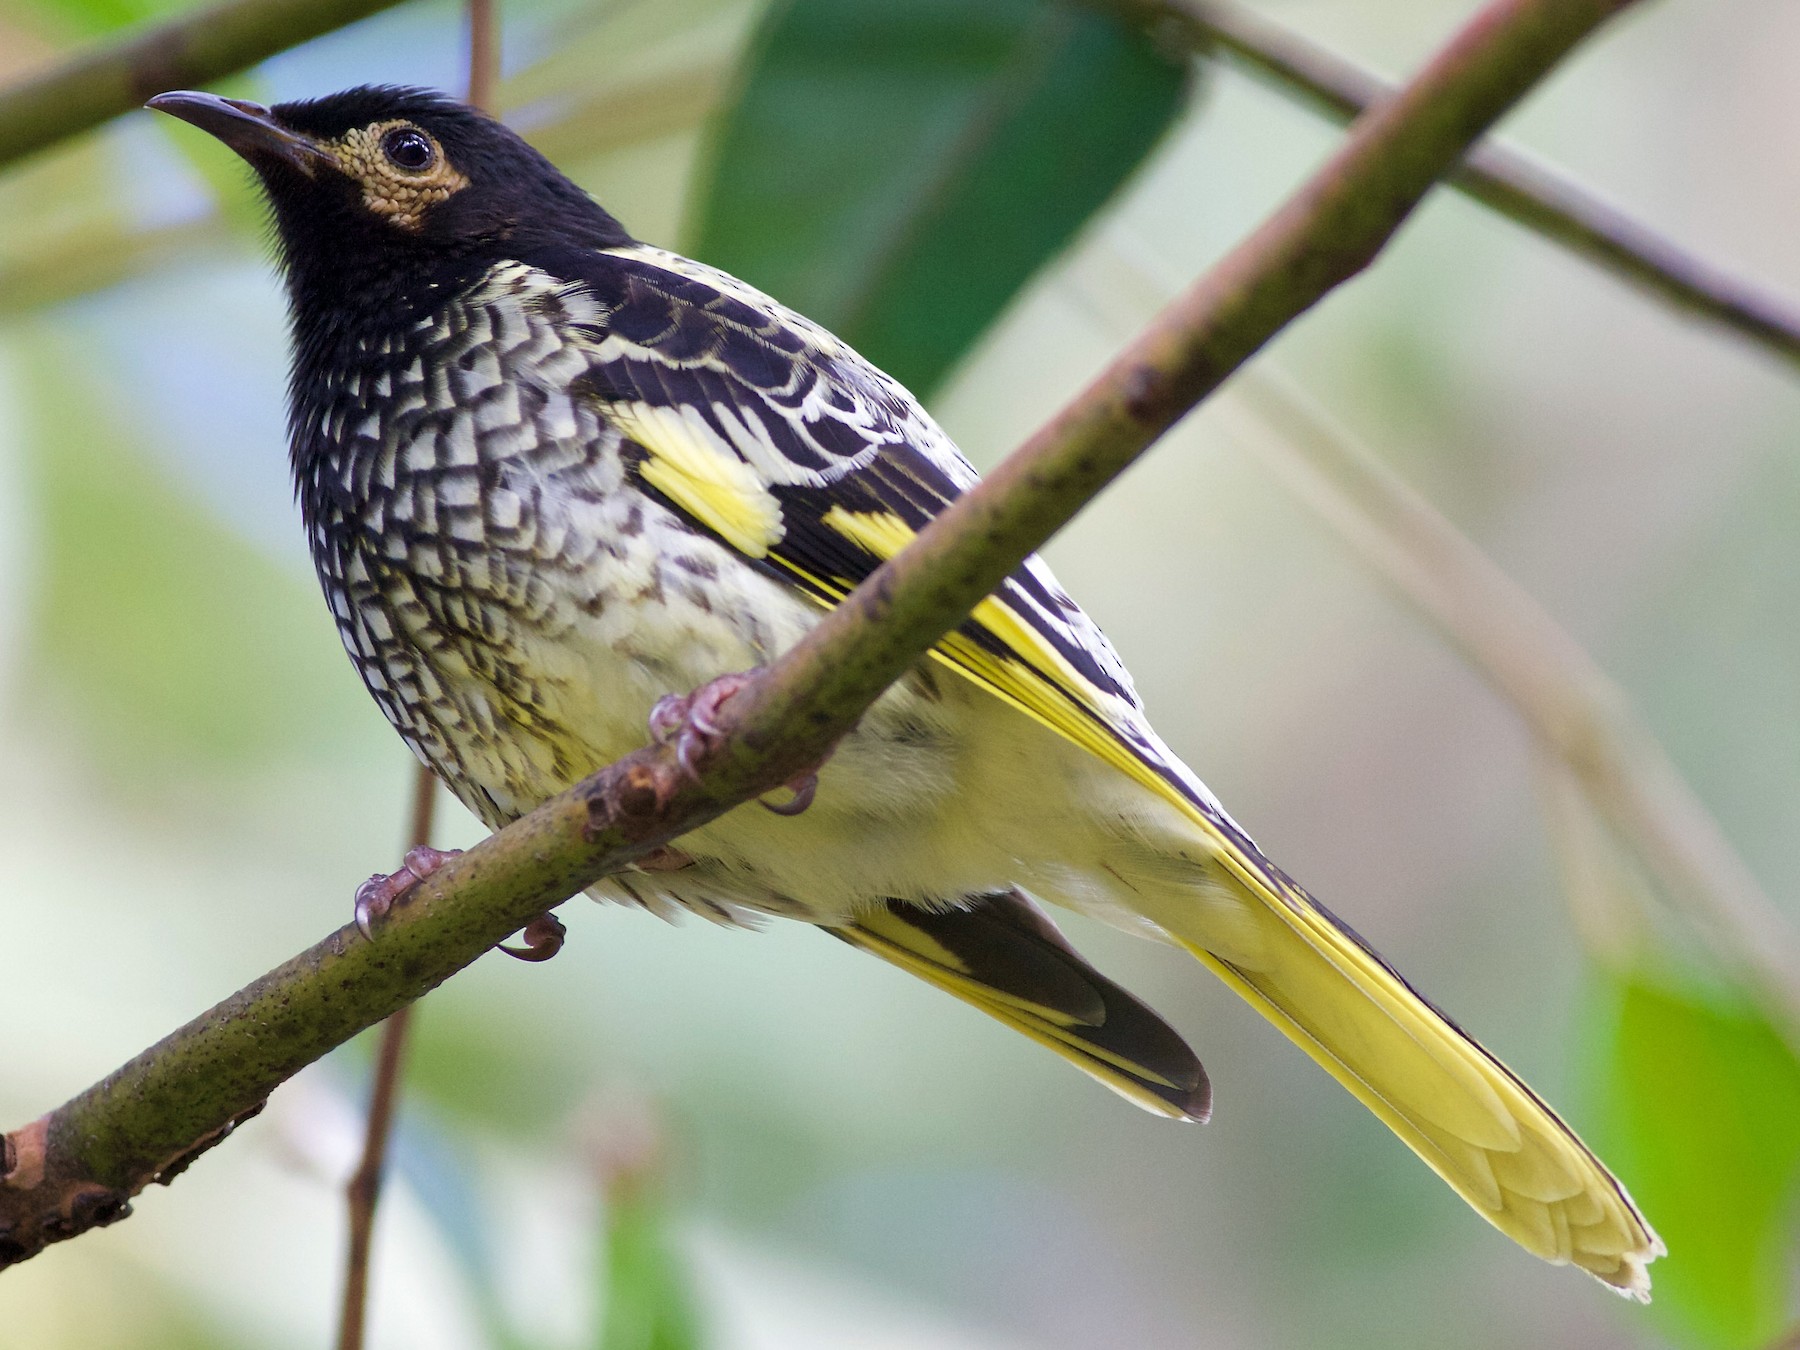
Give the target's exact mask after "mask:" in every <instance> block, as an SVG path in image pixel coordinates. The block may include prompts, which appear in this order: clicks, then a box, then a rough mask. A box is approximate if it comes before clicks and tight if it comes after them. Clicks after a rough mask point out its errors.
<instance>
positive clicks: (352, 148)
mask: <svg viewBox="0 0 1800 1350" xmlns="http://www.w3.org/2000/svg"><path fill="white" fill-rule="evenodd" d="M401 128H406V129H408V130H412V131H417V132H418V133H419V134H420V135H421V136H424V137H425V139H426V140H428V141H430V142H431V145H432V148H433V149H434V150H435V151H436V152H437V153H436V154H434V155H433V156H432V160H431V163H430V164H428V165H426V166H425V168H424V169H423V170H421V171H420V172H418V173H409V172H407V171H406V170H405V169H402V168H399V167H398V166H397V165H395V164H394V163H393V162H392V161H391V160H389V159H388V157H387V155H386V154H385V153H384V152H383V151H382V148H381V142H382V140H383V138H384V137H386V136H387V134H388V133H389V132H391V131H396V130H399V129H401ZM327 149H328V150H330V152H331V154H332V156H333V157H334V158H335V159H336V160H337V162H338V165H339V167H341V168H342V169H343V171H344V172H345V173H347V174H348V175H349V176H350V177H352V178H354V179H355V180H356V181H357V182H358V183H360V184H361V185H362V190H363V205H364V206H366V207H368V208H369V210H371V211H373V212H374V213H375V214H376V215H378V216H385V217H387V218H388V219H389V220H390V221H392V222H393V223H394V224H395V225H398V226H400V227H401V228H402V229H407V230H416V229H418V228H419V224H420V222H421V221H422V220H423V219H424V216H425V212H426V211H427V210H429V209H430V208H431V207H433V206H436V205H437V204H438V203H439V202H442V201H447V200H448V199H449V198H450V197H451V196H452V195H454V194H455V193H458V192H461V191H462V190H463V189H464V188H466V187H467V186H469V180H468V178H467V177H465V176H464V175H463V174H462V173H461V172H460V171H458V170H457V168H456V167H455V166H454V165H453V164H451V163H450V161H449V159H448V158H447V157H446V156H445V154H444V151H443V147H442V146H440V145H438V143H437V141H436V139H435V138H433V137H432V136H430V135H429V134H427V133H426V132H424V131H422V130H420V129H419V128H418V127H415V126H413V124H412V123H411V122H406V121H398V120H397V121H392V122H376V123H374V124H373V125H372V126H366V127H356V128H354V129H353V130H350V131H347V132H345V133H344V134H343V135H342V136H340V137H339V138H338V139H337V140H336V141H333V142H331V144H330V145H329V146H327Z"/></svg>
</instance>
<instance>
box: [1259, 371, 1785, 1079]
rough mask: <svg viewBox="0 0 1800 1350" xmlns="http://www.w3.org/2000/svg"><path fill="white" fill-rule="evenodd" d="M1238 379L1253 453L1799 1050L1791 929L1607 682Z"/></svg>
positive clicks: (1537, 614)
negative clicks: (1529, 747)
mask: <svg viewBox="0 0 1800 1350" xmlns="http://www.w3.org/2000/svg"><path fill="white" fill-rule="evenodd" d="M1239 389H1240V393H1241V396H1242V398H1243V400H1244V401H1245V402H1246V403H1247V404H1248V405H1249V406H1252V407H1254V408H1255V410H1256V413H1257V416H1258V419H1259V421H1261V422H1262V423H1264V424H1266V425H1267V426H1269V427H1272V428H1274V429H1275V434H1263V435H1259V436H1256V437H1253V438H1252V442H1253V444H1254V445H1255V447H1256V448H1257V450H1258V451H1259V453H1260V454H1261V456H1262V457H1263V459H1264V461H1265V462H1266V463H1268V464H1269V465H1270V466H1271V467H1272V468H1274V469H1275V470H1276V471H1277V472H1278V474H1279V476H1280V477H1281V478H1282V479H1283V480H1284V481H1285V482H1286V483H1287V485H1288V487H1289V489H1290V490H1291V491H1292V492H1293V493H1294V495H1295V496H1296V497H1297V498H1298V499H1299V500H1300V501H1301V502H1303V503H1304V504H1305V505H1306V506H1307V507H1309V508H1310V509H1311V510H1312V511H1313V513H1314V514H1315V515H1317V516H1319V517H1320V519H1322V520H1324V521H1325V522H1326V523H1327V524H1329V525H1330V526H1331V527H1332V529H1333V530H1334V531H1336V533H1337V534H1338V535H1339V536H1340V537H1341V538H1342V539H1344V540H1345V541H1346V542H1347V543H1348V544H1349V545H1350V546H1351V547H1352V549H1353V550H1354V551H1355V552H1356V554H1357V555H1358V556H1359V557H1361V558H1362V559H1363V560H1364V561H1365V562H1367V563H1368V564H1369V565H1370V566H1372V567H1373V568H1374V570H1375V571H1376V573H1377V574H1378V575H1379V576H1381V578H1382V579H1383V580H1384V581H1386V582H1388V583H1389V585H1391V586H1392V587H1393V588H1394V589H1395V590H1396V591H1398V592H1399V593H1400V594H1401V595H1403V596H1404V597H1405V598H1406V599H1407V600H1409V601H1410V602H1411V603H1412V604H1413V605H1414V606H1415V607H1416V608H1417V609H1418V610H1420V612H1422V613H1423V614H1425V615H1426V617H1428V618H1429V619H1430V620H1431V621H1432V623H1433V624H1434V625H1435V626H1436V627H1437V628H1438V630H1439V631H1440V632H1441V633H1443V634H1444V635H1445V636H1447V637H1448V638H1449V639H1450V641H1451V642H1452V643H1453V644H1454V645H1455V646H1456V647H1458V648H1459V649H1460V650H1461V651H1462V652H1463V654H1464V655H1465V656H1466V657H1467V658H1468V660H1469V663H1470V665H1471V666H1473V667H1474V668H1475V670H1476V671H1477V672H1478V673H1480V674H1481V675H1482V676H1483V677H1484V678H1485V679H1486V680H1487V681H1488V682H1489V683H1490V684H1491V685H1492V686H1493V687H1494V688H1495V689H1496V690H1497V691H1498V692H1499V693H1500V694H1501V696H1502V697H1504V698H1505V699H1506V700H1507V701H1508V702H1509V703H1510V704H1511V705H1512V706H1513V707H1514V708H1515V709H1516V710H1517V711H1518V712H1519V713H1520V715H1521V716H1522V717H1523V718H1524V719H1525V722H1526V724H1527V725H1528V726H1529V727H1530V728H1531V730H1532V732H1533V733H1534V734H1535V735H1536V736H1537V737H1538V739H1539V740H1540V741H1541V742H1542V743H1543V745H1544V746H1545V748H1546V749H1547V750H1548V751H1549V752H1550V753H1552V754H1554V755H1555V756H1556V757H1557V759H1558V760H1560V761H1561V762H1562V763H1563V764H1564V765H1566V766H1567V768H1568V769H1569V771H1570V772H1572V773H1573V774H1574V775H1575V777H1576V778H1577V780H1579V782H1580V783H1581V785H1582V788H1583V790H1584V791H1585V793H1586V795H1587V797H1588V799H1589V800H1590V801H1591V802H1592V803H1593V805H1594V807H1595V809H1596V810H1598V812H1599V813H1600V815H1601V817H1602V818H1603V819H1604V820H1605V821H1606V823H1607V825H1608V826H1609V827H1610V828H1611V829H1612V830H1613V831H1614V832H1616V833H1617V835H1618V836H1619V837H1620V838H1621V839H1623V840H1625V841H1626V842H1627V843H1628V844H1629V846H1630V847H1631V849H1632V850H1633V852H1634V853H1636V854H1637V856H1638V857H1640V858H1641V859H1642V860H1643V862H1644V864H1645V865H1646V866H1647V867H1648V868H1649V870H1650V873H1651V875H1652V876H1654V877H1655V878H1656V880H1657V882H1658V883H1659V884H1660V885H1661V887H1662V888H1663V890H1664V891H1665V892H1666V893H1667V894H1668V895H1669V896H1670V898H1671V899H1673V900H1674V901H1675V902H1676V903H1677V904H1679V905H1680V906H1681V907H1682V908H1683V909H1684V910H1685V911H1686V912H1687V913H1688V914H1690V915H1692V916H1693V917H1695V918H1696V919H1697V920H1699V926H1700V929H1701V931H1702V932H1703V933H1705V934H1706V935H1707V937H1708V939H1709V940H1710V943H1711V945H1712V946H1713V948H1714V950H1715V952H1716V953H1717V954H1718V955H1719V956H1720V957H1721V959H1723V960H1725V961H1726V962H1728V963H1729V964H1730V965H1731V966H1732V967H1733V968H1735V969H1737V970H1739V971H1741V972H1742V973H1743V974H1744V975H1745V976H1747V978H1748V980H1749V983H1750V985H1751V986H1752V987H1753V988H1755V989H1756V990H1757V991H1758V993H1759V994H1760V996H1761V998H1762V1001H1763V1003H1764V1005H1765V1006H1766V1007H1767V1008H1768V1009H1769V1011H1770V1013H1771V1014H1772V1015H1773V1017H1774V1018H1775V1020H1776V1021H1777V1023H1778V1024H1779V1025H1781V1026H1782V1027H1783V1028H1784V1029H1785V1030H1786V1033H1787V1035H1788V1037H1789V1039H1790V1040H1791V1041H1792V1042H1793V1043H1794V1044H1795V1045H1796V1046H1797V1047H1800V934H1797V933H1796V931H1795V929H1794V926H1793V924H1792V923H1791V922H1790V921H1789V920H1788V918H1787V917H1786V916H1785V915H1784V914H1783V913H1782V912H1781V910H1780V908H1779V907H1777V906H1776V904H1775V902H1774V901H1773V900H1771V899H1770V897H1769V895H1768V893H1767V892H1766V891H1764V890H1763V888H1762V886H1761V885H1760V884H1759V883H1758V882H1757V880H1756V877H1755V874H1754V873H1752V872H1751V871H1750V868H1749V867H1748V865H1747V864H1745V862H1744V860H1743V859H1742V858H1741V857H1740V856H1739V855H1738V853H1737V851H1736V850H1735V849H1733V848H1732V846H1731V843H1730V841H1729V840H1728V839H1727V838H1726V837H1725V833H1724V831H1723V830H1722V829H1720V827H1719V824H1718V822H1717V821H1716V820H1714V819H1713V817H1712V815H1711V814H1710V813H1709V812H1708V811H1707V809H1706V807H1705V805H1704V804H1703V803H1702V802H1701V801H1700V799H1699V798H1698V797H1697V796H1696V795H1695V793H1694V791H1693V789H1692V788H1691V787H1689V786H1688V784H1687V782H1686V781H1685V780H1684V779H1683V778H1682V777H1681V774H1680V773H1679V771H1678V770H1677V769H1676V768H1675V766H1674V764H1673V763H1672V762H1671V761H1670V760H1669V757H1668V755H1667V754H1666V753H1665V752H1664V751H1663V749H1662V747H1661V746H1660V745H1658V744H1657V742H1656V739H1655V738H1654V737H1653V736H1651V735H1650V733H1649V731H1648V730H1647V729H1646V728H1645V727H1644V726H1643V725H1642V724H1641V723H1640V722H1639V721H1638V720H1637V718H1636V717H1635V715H1633V713H1632V712H1631V710H1630V707H1629V705H1628V703H1627V701H1626V699H1625V696H1624V694H1623V693H1622V692H1621V691H1620V690H1619V688H1618V687H1617V686H1616V685H1615V684H1614V683H1613V682H1612V681H1611V680H1610V679H1608V678H1607V676H1606V674H1605V672H1604V671H1602V670H1601V669H1600V668H1599V666H1597V665H1596V664H1595V663H1594V660H1593V658H1592V657H1590V656H1589V655H1588V654H1587V653H1586V652H1585V651H1583V650H1582V648H1581V647H1580V645H1579V644H1578V643H1577V642H1576V641H1575V640H1574V639H1573V638H1572V637H1570V636H1569V634H1568V633H1567V632H1565V631H1564V630H1563V629H1562V627H1561V626H1560V625H1559V624H1557V622H1556V621H1555V620H1554V619H1552V618H1551V617H1550V615H1549V614H1548V613H1546V612H1545V611H1544V609H1543V607H1542V606H1540V605H1539V604H1538V603H1537V602H1536V601H1535V600H1533V599H1532V598H1531V597H1530V596H1529V595H1527V594H1526V593H1525V591H1524V590H1523V589H1522V588H1521V587H1519V586H1518V585H1517V584H1516V583H1514V582H1513V581H1512V580H1511V578H1509V577H1508V576H1507V575H1506V574H1505V573H1504V572H1502V571H1501V570H1500V569H1499V568H1498V567H1497V566H1495V565H1494V563H1493V562H1491V561H1490V560H1489V559H1488V558H1487V557H1486V556H1485V555H1484V554H1483V553H1482V552H1481V551H1480V550H1479V549H1478V548H1476V547H1475V545H1474V544H1473V543H1471V542H1470V541H1469V540H1468V539H1467V538H1466V537H1465V536H1464V535H1463V534H1462V533H1461V532H1460V531H1458V530H1457V529H1456V527H1455V526H1453V525H1452V524H1450V522H1449V521H1448V520H1446V519H1444V517H1443V516H1442V515H1440V514H1439V513H1438V512H1437V510H1436V509H1435V508H1434V507H1432V506H1431V505H1430V503H1428V502H1427V501H1425V499H1424V498H1423V497H1421V496H1420V495H1419V494H1418V493H1417V492H1415V491H1414V490H1413V489H1412V488H1410V487H1409V486H1407V484H1406V483H1405V482H1403V481H1402V480H1401V479H1400V478H1399V476H1398V475H1396V474H1394V473H1393V472H1392V471H1391V470H1390V469H1388V468H1387V467H1386V466H1385V465H1384V464H1382V463H1381V461H1380V459H1379V458H1377V457H1376V456H1375V455H1374V454H1373V453H1372V452H1370V451H1368V450H1367V449H1366V448H1364V447H1363V446H1361V445H1359V444H1358V443H1357V441H1356V440H1355V438H1353V437H1352V436H1350V435H1349V434H1348V433H1347V432H1344V431H1342V430H1341V429H1339V428H1337V427H1335V426H1334V425H1333V424H1332V423H1331V422H1330V420H1329V419H1328V418H1327V417H1326V416H1325V414H1324V413H1322V412H1321V411H1320V410H1318V409H1317V408H1315V407H1312V406H1311V405H1310V404H1309V403H1308V402H1307V401H1306V400H1304V399H1303V398H1302V397H1301V396H1299V395H1298V394H1296V393H1295V392H1293V391H1292V390H1290V389H1288V388H1285V387H1277V386H1276V385H1274V384H1273V383H1272V382H1271V381H1270V380H1268V379H1267V378H1266V377H1264V378H1259V379H1256V380H1246V381H1244V382H1243V383H1242V384H1241V385H1240V386H1239Z"/></svg>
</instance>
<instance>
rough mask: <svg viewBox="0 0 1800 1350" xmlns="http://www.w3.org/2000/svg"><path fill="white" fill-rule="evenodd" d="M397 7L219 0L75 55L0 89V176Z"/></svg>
mask: <svg viewBox="0 0 1800 1350" xmlns="http://www.w3.org/2000/svg"><path fill="white" fill-rule="evenodd" d="M398 2H399V0H227V3H225V4H221V5H215V6H213V7H211V8H209V9H203V10H200V11H198V12H197V13H194V14H188V15H184V16H183V17H181V18H179V19H176V20H174V21H172V22H170V23H164V24H158V25H157V26H156V27H154V28H146V29H143V30H142V31H140V32H136V33H130V34H127V35H126V36H125V37H123V38H122V39H120V40H119V41H117V42H113V43H104V44H100V45H98V46H96V47H93V48H91V49H88V50H84V51H82V52H80V53H78V54H77V55H76V56H74V57H72V58H71V59H70V60H69V61H67V62H66V63H64V64H62V65H60V66H56V67H54V68H52V69H50V70H47V71H45V72H44V73H43V74H42V75H38V76H36V77H34V78H32V79H27V80H23V81H21V82H20V83H18V84H15V85H13V86H11V87H10V88H7V89H0V168H4V167H6V166H7V165H8V164H10V163H12V162H13V161H14V160H16V159H23V158H24V157H25V156H26V155H29V154H32V153H33V152H35V151H38V150H42V149H44V148H45V147H47V146H50V145H54V144H55V143H56V142H57V141H60V140H63V139H65V138H67V137H69V136H75V135H79V134H80V133H81V132H84V131H89V130H91V129H92V128H94V127H97V126H99V125H100V124H101V123H102V122H104V121H106V120H108V119H109V118H113V117H117V116H118V115H119V114H120V113H124V112H132V111H134V110H135V109H137V108H140V107H142V106H143V103H144V100H145V99H147V98H149V97H150V96H151V95H153V94H160V93H162V92H163V91H164V90H165V89H182V88H190V87H193V86H195V85H202V84H211V83H212V82H213V81H214V80H220V79H223V78H224V77H225V76H227V75H234V74H236V73H237V72H238V71H240V70H243V69H244V68H245V67H247V66H253V65H255V64H256V63H257V62H258V61H261V60H263V59H264V58H266V57H270V56H273V55H275V54H276V53H277V52H282V51H286V50H287V49H288V48H289V47H297V46H299V45H300V44H301V43H302V42H306V41H308V40H309V39H312V38H316V37H318V36H320V35H321V34H324V33H329V32H331V31H332V30H333V29H337V28H342V27H344V26H345V25H346V24H351V23H354V22H356V20H358V19H363V18H367V17H368V16H369V15H371V14H374V13H375V12H376V11H378V10H383V9H390V8H392V7H393V6H394V5H395V4H397V3H398Z"/></svg>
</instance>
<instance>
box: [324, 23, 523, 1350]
mask: <svg viewBox="0 0 1800 1350" xmlns="http://www.w3.org/2000/svg"><path fill="white" fill-rule="evenodd" d="M468 13H469V90H468V99H469V103H470V105H471V106H473V107H476V108H483V109H489V110H491V109H492V108H493V106H494V87H495V85H496V84H498V83H499V78H500V40H499V33H498V32H497V27H498V20H497V17H496V15H495V13H494V3H493V0H469V8H468ZM436 808H437V775H436V774H434V773H432V771H431V769H430V768H429V767H427V766H426V765H425V764H423V763H421V764H420V765H418V767H417V771H416V772H415V773H414V775H413V792H412V812H411V819H410V820H409V821H408V824H407V832H406V845H405V849H403V850H402V852H403V853H404V852H405V851H407V850H410V849H414V848H419V847H428V846H429V845H430V843H431V828H432V819H433V817H434V816H435V815H436ZM417 1006H418V1005H417V1004H412V1003H409V1004H407V1005H406V1006H405V1007H403V1008H401V1009H400V1010H399V1011H398V1012H395V1013H394V1014H393V1015H392V1016H390V1017H389V1018H388V1019H387V1021H385V1022H383V1023H382V1024H381V1044H380V1047H379V1048H378V1049H377V1051H376V1054H375V1074H374V1081H373V1084H372V1087H371V1090H370V1093H369V1120H368V1124H367V1126H366V1127H365V1129H364V1132H363V1148H362V1158H361V1159H360V1161H358V1163H357V1165H356V1170H355V1171H354V1172H353V1173H351V1175H350V1180H349V1183H348V1184H347V1185H346V1186H345V1188H344V1196H345V1201H346V1203H347V1205H348V1207H349V1211H350V1229H349V1236H348V1238H347V1240H346V1243H345V1254H344V1300H343V1304H342V1306H341V1308H340V1311H339V1316H338V1340H337V1344H338V1350H362V1346H363V1333H364V1329H365V1327H366V1326H367V1323H368V1303H369V1263H370V1260H371V1258H372V1256H373V1253H374V1245H375V1209H376V1206H377V1205H378V1204H379V1203H380V1201H381V1183H382V1175H383V1173H384V1171H385V1170H386V1166H387V1153H388V1141H389V1140H390V1139H391V1138H392V1137H393V1130H394V1114H395V1105H396V1103H397V1102H398V1100H399V1097H400V1071H401V1068H402V1066H403V1065H404V1064H405V1062H406V1042H407V1035H408V1033H409V1032H410V1031H411V1030H412V1018H413V1009H414V1008H415V1007H417Z"/></svg>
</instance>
